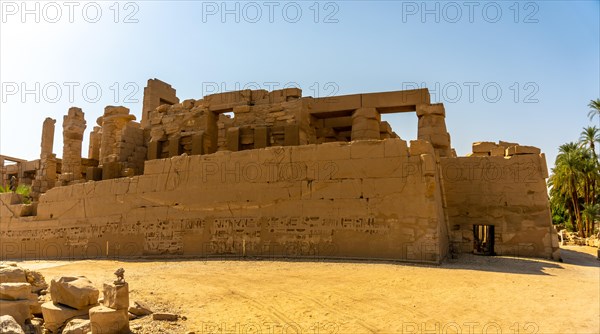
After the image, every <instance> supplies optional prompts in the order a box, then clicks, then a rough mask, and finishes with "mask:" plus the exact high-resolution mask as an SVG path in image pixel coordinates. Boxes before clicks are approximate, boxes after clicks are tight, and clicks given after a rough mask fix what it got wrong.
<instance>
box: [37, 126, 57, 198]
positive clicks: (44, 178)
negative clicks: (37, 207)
mask: <svg viewBox="0 0 600 334" xmlns="http://www.w3.org/2000/svg"><path fill="white" fill-rule="evenodd" d="M55 124H56V120H55V119H52V118H46V119H45V120H44V124H43V126H42V141H41V145H40V146H41V151H40V169H39V170H38V171H37V173H36V175H35V180H33V182H32V185H31V190H32V191H31V197H32V198H33V200H34V201H37V199H38V198H39V196H40V194H43V193H45V192H46V191H48V189H51V188H53V187H54V186H55V185H56V155H55V154H54V153H53V150H54V126H55Z"/></svg>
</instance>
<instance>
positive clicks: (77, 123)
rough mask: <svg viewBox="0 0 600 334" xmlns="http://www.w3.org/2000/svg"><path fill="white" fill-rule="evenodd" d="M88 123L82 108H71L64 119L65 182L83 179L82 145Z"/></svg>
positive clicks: (63, 162) (63, 171)
mask: <svg viewBox="0 0 600 334" xmlns="http://www.w3.org/2000/svg"><path fill="white" fill-rule="evenodd" d="M85 128H86V123H85V119H84V113H83V111H81V108H76V107H72V108H69V113H68V114H67V115H65V116H64V118H63V158H62V170H61V174H62V175H63V177H62V179H63V181H67V182H69V181H74V180H80V179H81V178H82V170H81V144H82V142H83V132H84V131H85Z"/></svg>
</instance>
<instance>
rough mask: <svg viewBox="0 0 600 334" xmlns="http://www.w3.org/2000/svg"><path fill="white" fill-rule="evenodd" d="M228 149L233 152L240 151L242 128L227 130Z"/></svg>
mask: <svg viewBox="0 0 600 334" xmlns="http://www.w3.org/2000/svg"><path fill="white" fill-rule="evenodd" d="M226 139H227V149H228V150H229V151H231V152H237V151H239V150H240V128H238V127H231V128H229V129H227V138H226Z"/></svg>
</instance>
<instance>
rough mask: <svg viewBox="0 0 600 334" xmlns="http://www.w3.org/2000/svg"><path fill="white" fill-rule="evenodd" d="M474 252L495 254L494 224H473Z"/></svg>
mask: <svg viewBox="0 0 600 334" xmlns="http://www.w3.org/2000/svg"><path fill="white" fill-rule="evenodd" d="M473 253H474V254H477V255H488V256H491V255H495V254H494V225H473Z"/></svg>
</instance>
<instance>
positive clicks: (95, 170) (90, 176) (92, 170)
mask: <svg viewBox="0 0 600 334" xmlns="http://www.w3.org/2000/svg"><path fill="white" fill-rule="evenodd" d="M85 179H86V180H88V181H100V180H102V168H99V167H88V168H87V170H86V172H85Z"/></svg>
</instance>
